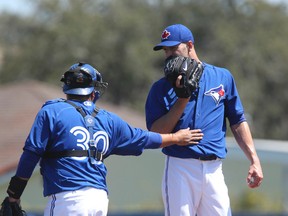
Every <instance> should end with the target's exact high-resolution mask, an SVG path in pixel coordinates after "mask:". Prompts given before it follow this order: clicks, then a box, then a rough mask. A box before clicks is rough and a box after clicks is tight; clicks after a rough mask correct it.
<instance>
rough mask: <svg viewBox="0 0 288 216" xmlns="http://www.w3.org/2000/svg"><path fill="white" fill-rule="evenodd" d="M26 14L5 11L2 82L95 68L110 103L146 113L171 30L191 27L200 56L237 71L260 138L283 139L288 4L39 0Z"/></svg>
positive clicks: (0, 25) (0, 41) (0, 40)
mask: <svg viewBox="0 0 288 216" xmlns="http://www.w3.org/2000/svg"><path fill="white" fill-rule="evenodd" d="M30 1H31V4H33V5H34V6H35V10H34V12H33V13H32V14H31V15H30V16H24V17H23V16H19V15H15V14H7V13H5V14H1V15H0V18H1V19H0V30H1V31H0V48H1V52H2V53H1V59H0V60H1V61H0V83H8V82H17V81H22V80H24V79H36V80H40V81H45V82H50V83H54V84H55V85H58V86H59V85H60V82H59V83H57V82H58V81H59V80H60V77H61V75H62V74H63V72H64V71H65V70H66V69H67V68H68V67H69V66H70V65H72V64H73V63H75V62H77V61H86V62H89V63H91V64H92V65H94V66H95V67H96V68H97V69H98V70H99V71H100V72H101V73H102V74H103V77H104V80H105V81H107V82H109V88H108V90H107V92H106V93H105V99H106V100H109V101H110V102H113V103H115V104H125V105H128V106H131V107H134V108H136V109H137V110H139V111H141V112H143V111H144V103H145V99H146V96H147V94H148V91H149V88H150V86H151V84H152V83H153V81H154V80H156V79H157V78H159V77H160V76H162V65H163V58H164V56H163V53H162V52H161V51H159V52H154V51H153V50H152V48H153V46H154V45H155V44H156V43H158V42H159V41H160V35H161V32H162V30H163V29H164V28H165V26H167V25H170V24H172V23H182V24H184V25H187V26H188V27H190V28H191V30H192V31H193V34H194V37H195V41H196V42H195V47H196V50H197V53H198V56H199V57H200V59H201V60H202V61H205V62H208V63H211V64H215V65H217V66H222V67H226V68H228V69H229V70H230V71H231V73H232V74H233V75H234V77H235V80H236V82H237V86H238V90H239V92H240V95H241V97H242V101H243V104H244V107H245V108H246V112H247V113H248V114H249V116H250V117H251V123H252V132H253V134H254V137H255V138H270V139H287V138H288V134H287V132H286V124H287V122H288V114H287V112H286V110H285V109H286V107H287V106H288V104H287V103H288V102H287V100H286V98H288V89H287V88H286V80H288V77H287V76H288V73H287V66H286V64H285V63H286V59H288V51H287V47H288V44H287V43H288V42H287V38H286V36H287V35H288V26H287V7H286V6H285V5H270V4H268V3H266V2H265V1H260V0H259V1H248V0H242V1H237V0H205V1H204V0H203V1H196V0H193V1H188V0H121V1H120V0H106V1H104V0H35V1H32V0H30Z"/></svg>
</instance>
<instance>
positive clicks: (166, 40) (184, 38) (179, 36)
mask: <svg viewBox="0 0 288 216" xmlns="http://www.w3.org/2000/svg"><path fill="white" fill-rule="evenodd" d="M188 41H192V42H193V43H194V37H193V34H192V32H191V31H190V29H188V28H187V27H186V26H184V25H182V24H174V25H170V26H168V27H167V28H166V29H165V30H164V31H163V32H162V35H161V43H159V44H157V45H156V46H155V47H154V48H153V50H154V51H157V50H161V49H162V48H163V46H168V47H170V46H176V45H178V44H180V43H186V42H188Z"/></svg>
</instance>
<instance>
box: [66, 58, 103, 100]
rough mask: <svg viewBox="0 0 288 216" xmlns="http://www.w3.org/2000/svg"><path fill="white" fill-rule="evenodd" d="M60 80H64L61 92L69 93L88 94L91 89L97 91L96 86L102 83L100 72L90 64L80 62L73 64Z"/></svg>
mask: <svg viewBox="0 0 288 216" xmlns="http://www.w3.org/2000/svg"><path fill="white" fill-rule="evenodd" d="M61 81H62V82H64V85H63V92H64V93H65V94H71V95H89V94H91V93H92V92H93V90H95V91H97V92H98V91H99V89H97V87H99V84H102V83H103V82H102V76H101V74H100V73H99V72H98V71H97V70H96V69H95V68H94V67H92V66H91V65H89V64H86V63H82V62H80V63H76V64H73V65H72V66H71V67H70V68H69V70H68V71H66V72H65V73H64V75H63V76H62V79H61ZM100 86H101V85H100Z"/></svg>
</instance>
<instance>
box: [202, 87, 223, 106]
mask: <svg viewBox="0 0 288 216" xmlns="http://www.w3.org/2000/svg"><path fill="white" fill-rule="evenodd" d="M204 94H205V95H207V96H211V97H212V98H213V100H214V101H215V103H216V105H218V104H219V102H220V101H221V100H222V98H224V96H225V90H224V87H223V85H222V84H221V85H220V86H218V87H216V88H211V89H210V90H208V91H206V92H205V93H204Z"/></svg>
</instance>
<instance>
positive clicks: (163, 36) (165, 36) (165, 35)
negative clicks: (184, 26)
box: [161, 29, 171, 40]
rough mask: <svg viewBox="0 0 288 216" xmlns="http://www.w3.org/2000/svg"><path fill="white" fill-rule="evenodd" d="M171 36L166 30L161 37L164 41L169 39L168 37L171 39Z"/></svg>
mask: <svg viewBox="0 0 288 216" xmlns="http://www.w3.org/2000/svg"><path fill="white" fill-rule="evenodd" d="M170 35H171V33H170V32H168V31H167V30H166V29H165V31H163V33H162V35H161V37H162V40H164V39H168V37H169V36H170Z"/></svg>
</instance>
